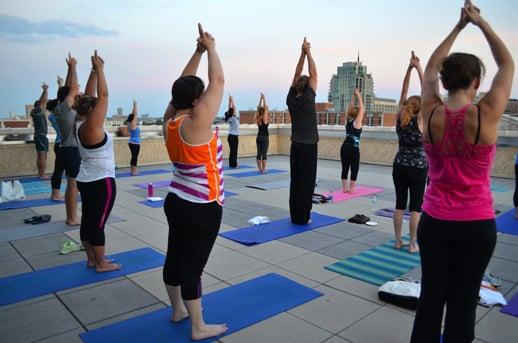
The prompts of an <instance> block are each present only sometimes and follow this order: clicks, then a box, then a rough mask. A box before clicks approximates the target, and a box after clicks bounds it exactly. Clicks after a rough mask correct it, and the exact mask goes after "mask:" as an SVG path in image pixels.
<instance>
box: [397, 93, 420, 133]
mask: <svg viewBox="0 0 518 343" xmlns="http://www.w3.org/2000/svg"><path fill="white" fill-rule="evenodd" d="M420 110H421V97H420V96H417V95H414V96H411V97H410V98H408V99H407V101H405V104H404V105H403V106H402V107H401V110H400V118H401V119H400V120H401V127H407V126H408V124H410V122H411V121H412V119H414V118H415V117H416V116H417V114H418V113H419V111H420Z"/></svg>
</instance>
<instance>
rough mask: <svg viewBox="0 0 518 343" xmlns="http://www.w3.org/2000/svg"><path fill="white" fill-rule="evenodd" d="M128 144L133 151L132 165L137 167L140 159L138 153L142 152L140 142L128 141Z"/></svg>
mask: <svg viewBox="0 0 518 343" xmlns="http://www.w3.org/2000/svg"><path fill="white" fill-rule="evenodd" d="M128 146H129V149H130V151H131V162H130V166H132V167H136V166H137V161H138V154H139V153H140V144H135V143H128Z"/></svg>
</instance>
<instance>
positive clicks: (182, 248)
mask: <svg viewBox="0 0 518 343" xmlns="http://www.w3.org/2000/svg"><path fill="white" fill-rule="evenodd" d="M164 211H165V215H166V217H167V222H168V223H169V237H168V243H167V256H166V259H165V264H164V270H163V277H164V283H165V284H166V285H169V286H181V290H182V298H183V299H184V300H194V299H198V298H200V297H201V295H202V287H201V274H202V272H203V268H205V265H206V264H207V260H208V259H209V255H210V252H211V250H212V247H213V246H214V242H215V241H216V237H217V236H218V231H219V227H220V225H221V216H222V213H223V211H222V207H221V205H219V204H218V203H217V202H211V203H207V204H200V203H194V202H190V201H187V200H184V199H181V198H180V197H178V196H177V195H175V194H173V193H169V194H168V195H167V198H166V200H165V203H164Z"/></svg>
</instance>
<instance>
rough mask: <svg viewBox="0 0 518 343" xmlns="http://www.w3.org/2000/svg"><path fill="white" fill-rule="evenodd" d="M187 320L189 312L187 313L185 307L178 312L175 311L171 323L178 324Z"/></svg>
mask: <svg viewBox="0 0 518 343" xmlns="http://www.w3.org/2000/svg"><path fill="white" fill-rule="evenodd" d="M186 318H189V312H187V309H186V308H185V307H184V308H182V309H179V310H178V311H176V310H175V311H174V313H173V315H172V316H171V321H172V322H173V323H178V322H181V321H182V320H184V319H186Z"/></svg>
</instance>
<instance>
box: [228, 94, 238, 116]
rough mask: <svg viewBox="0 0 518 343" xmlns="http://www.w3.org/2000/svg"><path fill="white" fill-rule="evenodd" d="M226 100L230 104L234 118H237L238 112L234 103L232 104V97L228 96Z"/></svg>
mask: <svg viewBox="0 0 518 343" xmlns="http://www.w3.org/2000/svg"><path fill="white" fill-rule="evenodd" d="M228 100H229V102H230V108H232V110H233V111H234V116H236V117H237V115H238V112H237V107H236V103H235V102H234V97H233V96H229V99H228Z"/></svg>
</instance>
